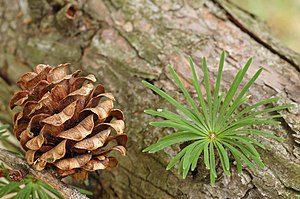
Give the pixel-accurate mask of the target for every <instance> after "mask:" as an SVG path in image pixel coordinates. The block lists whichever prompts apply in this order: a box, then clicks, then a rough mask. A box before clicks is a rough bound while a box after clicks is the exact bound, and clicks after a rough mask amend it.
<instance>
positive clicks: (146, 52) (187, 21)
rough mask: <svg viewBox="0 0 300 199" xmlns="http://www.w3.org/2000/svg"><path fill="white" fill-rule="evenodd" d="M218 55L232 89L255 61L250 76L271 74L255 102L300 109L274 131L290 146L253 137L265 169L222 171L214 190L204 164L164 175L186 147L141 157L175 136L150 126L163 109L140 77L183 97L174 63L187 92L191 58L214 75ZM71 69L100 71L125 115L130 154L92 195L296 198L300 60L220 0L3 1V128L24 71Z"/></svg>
mask: <svg viewBox="0 0 300 199" xmlns="http://www.w3.org/2000/svg"><path fill="white" fill-rule="evenodd" d="M76 9H77V11H76ZM74 12H76V14H75V16H74V17H72V16H73V14H74ZM222 49H225V50H226V52H227V54H228V56H227V59H226V63H225V64H226V65H225V68H224V70H225V71H224V78H223V88H225V89H226V88H228V86H229V84H230V82H231V80H232V77H233V75H234V74H235V73H236V71H237V70H238V68H239V67H240V66H242V64H243V63H245V61H246V59H247V58H248V57H249V56H253V58H254V63H253V65H252V66H251V68H250V71H249V73H248V74H247V78H250V77H251V75H253V74H254V72H255V71H256V70H257V69H258V67H260V66H263V67H264V68H265V70H264V72H263V73H262V75H261V76H260V78H259V80H258V81H257V82H256V84H255V85H254V87H253V88H252V89H250V90H249V93H250V94H252V98H251V99H252V102H254V101H256V100H261V99H266V98H268V97H271V96H281V97H282V102H289V103H294V104H295V105H296V106H295V108H293V109H290V110H288V111H282V112H281V114H282V115H283V119H282V120H281V121H282V125H281V126H278V127H276V128H273V129H269V130H270V131H271V132H273V133H275V134H276V135H278V136H282V137H285V138H286V141H285V142H283V143H279V142H276V141H273V140H269V139H266V138H261V137H258V138H257V139H258V140H259V141H260V142H261V143H263V144H265V145H266V146H267V147H266V150H260V152H261V153H262V158H263V161H264V163H265V164H266V169H263V170H262V169H261V170H259V172H253V171H251V170H250V169H249V168H248V167H245V170H244V172H243V174H242V175H240V176H238V175H237V172H236V169H235V168H234V166H232V173H233V175H232V176H231V177H224V176H223V175H222V174H221V171H220V170H219V176H218V180H217V183H216V187H215V188H212V187H210V185H209V172H208V171H207V170H205V169H204V167H203V164H202V160H201V159H200V161H199V166H198V168H197V172H194V173H190V174H189V176H188V177H187V179H185V180H183V179H182V178H181V176H180V175H178V174H177V171H176V170H175V169H173V170H171V171H165V167H166V165H167V163H168V161H169V160H170V159H171V158H172V157H173V156H174V154H176V153H177V151H178V150H179V147H180V146H175V147H171V148H168V149H166V150H165V151H163V152H159V153H157V154H153V155H148V154H144V153H142V152H141V150H142V149H143V148H145V147H146V146H148V145H149V144H152V143H154V142H155V141H156V140H157V139H158V138H159V137H161V136H162V135H165V134H167V133H170V130H167V129H166V130H164V131H163V132H161V130H160V129H156V128H152V127H149V126H147V123H148V122H149V121H150V120H151V119H153V118H151V117H149V116H147V115H145V114H143V110H144V109H146V108H150V107H151V108H161V107H165V106H166V105H165V101H163V100H161V98H160V97H158V96H157V95H155V94H154V93H153V92H151V91H150V90H148V89H145V87H144V86H143V85H142V84H141V80H143V79H146V80H148V81H151V82H152V83H154V84H155V85H156V86H158V87H161V88H163V89H164V90H167V91H169V92H171V93H172V94H173V96H175V97H179V92H178V90H177V88H176V87H175V86H174V82H172V81H171V78H170V74H169V73H168V72H166V67H165V66H166V64H168V63H171V64H173V66H174V67H175V69H176V71H177V72H178V73H179V74H180V75H181V77H182V78H183V79H184V80H185V84H186V85H187V86H189V87H190V81H189V77H190V73H191V71H190V69H189V68H188V65H187V55H191V56H192V57H193V58H194V61H195V62H196V63H201V57H202V56H207V60H208V64H209V66H210V67H209V70H210V71H211V72H212V74H213V75H215V76H216V70H217V61H218V58H219V55H220V53H221V50H222ZM66 62H69V63H72V66H73V69H75V68H81V69H83V70H85V71H86V72H89V73H93V74H95V75H96V76H97V79H98V80H100V83H102V84H103V85H105V86H106V88H108V90H109V91H110V92H112V93H113V94H114V95H115V96H116V98H117V99H118V103H119V106H120V107H122V110H124V112H125V116H126V124H127V129H126V131H127V133H128V134H129V144H128V153H127V157H125V158H121V159H122V160H121V162H120V166H119V167H118V168H117V169H114V170H112V171H111V172H110V171H103V172H98V173H96V174H94V175H92V176H91V177H90V181H91V183H92V186H93V188H92V190H93V191H94V192H95V197H96V196H97V194H101V196H102V197H103V198H165V199H167V198H272V199H276V198H300V196H299V195H300V148H299V144H297V142H296V141H297V140H296V139H297V137H298V139H300V138H299V134H300V124H299V118H300V110H299V102H300V85H299V81H300V72H299V71H300V67H299V56H298V55H297V54H296V53H294V52H292V51H290V50H289V49H286V48H285V47H283V46H282V45H280V44H279V42H277V41H275V40H274V39H273V38H272V37H271V36H270V35H269V32H268V29H267V28H266V26H265V24H263V23H262V22H260V21H258V19H256V18H255V17H254V16H252V15H251V14H249V13H246V12H245V11H243V10H240V9H239V8H237V7H236V6H234V5H233V4H231V3H230V2H228V1H218V0H206V1H204V0H202V1H201V0H199V1H192V0H185V1H184V0H177V1H176V0H174V1H161V0H130V1H122V0H111V1H99V0H78V1H75V2H73V1H72V2H71V1H70V2H69V3H65V1H63V0H42V1H41V0H27V1H26V0H19V1H17V0H3V1H0V76H1V77H2V78H0V91H1V99H0V113H1V114H0V120H1V121H2V122H11V115H12V112H11V111H10V110H9V109H8V101H9V98H10V96H11V95H12V94H13V92H14V91H15V90H16V85H15V84H14V82H15V81H16V80H17V78H18V77H19V76H20V75H21V74H22V73H23V72H26V71H29V70H32V68H33V67H34V66H35V65H37V64H39V63H47V64H50V65H57V64H60V63H66ZM199 74H200V75H201V74H202V72H201V70H200V69H199ZM190 88H191V87H190ZM169 108H170V109H171V107H169ZM262 128H269V127H268V126H265V127H262ZM298 142H299V141H298ZM232 164H233V163H232ZM97 190H98V191H97Z"/></svg>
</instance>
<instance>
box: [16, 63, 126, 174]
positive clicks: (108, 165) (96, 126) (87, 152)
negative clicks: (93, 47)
mask: <svg viewBox="0 0 300 199" xmlns="http://www.w3.org/2000/svg"><path fill="white" fill-rule="evenodd" d="M68 67H69V65H68V64H60V65H58V66H57V67H51V66H49V65H43V64H40V65H38V66H36V68H35V70H34V72H28V73H25V74H24V75H22V76H21V78H20V79H19V81H18V82H17V84H18V85H19V86H20V87H21V89H22V90H20V91H17V92H16V93H15V94H14V96H13V97H12V99H11V101H10V108H11V109H13V108H14V107H16V106H19V107H21V110H20V111H19V112H17V113H16V114H15V116H14V129H13V131H14V133H15V136H16V137H17V138H18V140H19V141H20V144H21V146H22V148H23V149H24V150H25V151H26V156H25V157H26V161H27V162H28V164H29V165H32V166H33V168H34V169H36V170H43V169H45V168H46V167H49V166H54V167H55V168H56V171H57V172H58V173H59V174H60V175H61V176H67V175H73V174H75V173H82V172H86V171H95V170H99V169H112V168H114V167H116V166H117V165H118V160H117V159H116V158H115V157H111V156H109V153H110V152H111V151H114V150H116V151H119V152H120V153H121V154H122V155H125V152H126V143H127V135H126V134H124V127H125V124H124V115H123V113H122V111H121V110H119V109H114V108H113V102H114V101H115V98H114V96H113V95H112V94H111V93H107V92H105V89H104V87H103V86H102V85H100V84H97V85H96V86H95V85H94V82H96V78H95V76H94V75H92V74H90V75H87V76H81V75H80V71H79V70H78V71H75V72H74V73H72V74H68Z"/></svg>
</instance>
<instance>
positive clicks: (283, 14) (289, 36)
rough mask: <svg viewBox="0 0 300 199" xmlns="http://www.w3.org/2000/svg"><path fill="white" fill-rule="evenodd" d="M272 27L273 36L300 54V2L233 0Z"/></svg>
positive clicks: (299, 0) (292, 0)
mask: <svg viewBox="0 0 300 199" xmlns="http://www.w3.org/2000/svg"><path fill="white" fill-rule="evenodd" d="M231 1H232V2H234V3H235V4H237V5H238V6H240V7H241V8H243V9H245V10H247V11H249V12H250V13H253V14H255V15H257V16H259V18H261V19H262V20H265V21H266V22H267V24H268V25H269V26H270V28H271V31H272V34H273V35H274V36H275V37H276V38H278V39H279V40H281V41H282V42H283V43H285V44H286V45H287V46H288V47H290V48H291V49H293V50H295V51H297V52H300V0H231Z"/></svg>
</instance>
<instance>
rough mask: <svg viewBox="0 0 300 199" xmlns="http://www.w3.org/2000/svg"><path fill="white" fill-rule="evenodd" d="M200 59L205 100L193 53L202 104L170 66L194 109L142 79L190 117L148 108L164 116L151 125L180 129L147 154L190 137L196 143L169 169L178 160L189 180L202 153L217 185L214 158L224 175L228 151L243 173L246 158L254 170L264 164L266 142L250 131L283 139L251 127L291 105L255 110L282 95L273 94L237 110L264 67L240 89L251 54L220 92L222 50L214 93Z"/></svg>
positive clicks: (194, 80) (271, 122)
mask: <svg viewBox="0 0 300 199" xmlns="http://www.w3.org/2000/svg"><path fill="white" fill-rule="evenodd" d="M202 60H203V62H202V67H203V73H204V77H203V79H204V87H205V92H206V99H205V97H204V94H203V93H202V91H201V88H200V84H199V80H198V76H197V74H196V70H195V66H194V62H193V60H192V58H191V57H189V63H190V67H191V70H192V77H193V78H192V84H193V86H194V88H195V90H196V93H197V95H198V100H199V104H197V103H196V102H195V100H194V99H193V98H192V97H191V95H190V94H189V92H188V91H187V89H186V88H185V87H184V85H183V83H182V82H181V80H180V78H179V77H178V75H177V73H176V72H175V70H174V68H173V67H172V66H171V65H168V69H169V71H170V72H171V75H172V76H173V78H174V80H175V82H176V84H177V85H178V87H179V88H180V89H181V91H182V93H183V95H184V96H185V98H186V99H187V102H188V103H189V105H190V108H186V107H185V106H183V105H182V104H180V103H179V102H178V101H177V100H175V99H174V98H172V97H171V96H170V95H168V94H167V93H166V92H164V91H162V90H161V89H159V88H157V87H155V86H154V85H152V84H150V83H148V82H146V81H143V83H144V84H145V85H146V86H147V87H148V88H150V89H151V90H153V91H154V92H156V93H157V94H159V95H160V96H161V97H163V98H164V99H166V100H167V101H168V102H170V103H171V104H172V105H174V106H175V107H176V108H177V109H178V110H179V111H181V112H182V113H183V114H184V115H185V116H186V117H183V116H181V115H179V114H177V113H173V112H170V111H167V110H163V109H158V110H157V111H155V110H145V111H144V112H145V113H147V114H150V115H153V116H159V117H162V118H164V119H165V120H164V121H159V122H151V123H150V125H152V126H158V127H169V128H174V129H177V131H176V132H175V133H173V134H170V135H167V136H165V137H163V138H161V139H159V140H158V141H157V143H155V144H152V145H151V146H149V147H147V148H145V149H144V150H143V152H149V153H155V152H157V151H160V150H162V149H164V148H166V147H168V146H171V145H173V144H177V143H182V142H186V141H192V143H191V144H190V145H188V146H186V147H185V148H183V149H182V150H181V151H180V152H179V153H178V154H177V155H176V156H175V157H174V158H173V159H172V160H171V161H170V163H169V164H168V166H167V170H169V169H171V168H172V167H174V165H175V164H176V162H178V161H179V162H180V164H179V168H178V172H179V173H181V172H182V175H183V178H186V176H187V174H188V171H189V170H194V169H195V168H196V166H197V162H198V159H199V158H200V156H201V155H202V154H203V156H204V158H203V159H204V164H205V166H206V168H207V169H209V170H210V182H211V185H212V186H213V185H214V184H215V179H216V177H217V172H216V158H219V159H220V162H221V167H222V169H223V171H224V174H225V175H228V176H230V175H231V173H230V163H229V155H230V153H231V154H232V156H233V157H234V159H235V160H236V165H237V170H238V172H239V173H241V172H242V161H243V162H244V163H245V164H247V165H248V166H249V167H250V168H251V169H253V170H257V166H259V167H261V168H263V167H264V164H263V162H262V161H261V157H260V154H259V153H258V151H257V150H256V148H255V147H254V145H256V146H259V147H261V148H264V146H263V145H262V144H260V143H259V142H257V141H256V140H255V139H252V138H250V137H248V135H251V134H252V135H261V136H265V137H269V138H273V139H276V140H278V141H283V140H284V139H283V138H280V137H277V136H275V135H273V134H272V133H269V132H265V131H262V130H257V129H253V128H252V125H254V124H268V125H276V124H280V122H277V121H274V120H272V119H273V118H278V117H281V116H280V115H272V116H270V115H266V114H267V113H270V112H273V111H278V110H282V109H285V108H289V107H291V106H292V105H281V106H276V107H273V108H267V109H264V110H262V111H255V110H256V108H257V107H259V106H262V105H265V104H268V103H272V102H275V101H277V100H278V98H270V99H267V100H264V101H261V102H258V103H255V104H253V105H251V106H248V107H246V108H244V109H243V110H239V108H240V107H241V105H242V104H244V103H245V102H246V101H247V100H248V99H249V97H250V96H245V94H246V93H247V91H248V90H249V88H250V87H251V86H252V85H253V83H254V82H255V80H256V79H257V78H258V77H259V75H260V74H261V72H262V71H263V68H260V69H259V70H258V71H257V72H256V73H255V74H254V75H253V77H252V78H251V79H250V80H249V82H248V83H247V84H246V85H245V86H244V87H243V88H242V89H241V91H240V92H238V90H239V87H240V85H241V82H242V80H243V79H244V77H245V75H246V73H247V70H248V69H249V67H250V65H251V63H252V58H250V59H249V60H248V61H247V63H246V64H245V66H244V67H242V68H241V69H240V70H239V71H238V73H237V75H236V76H235V78H234V79H233V81H232V83H231V85H230V88H229V90H228V92H227V93H226V95H225V94H224V93H221V94H219V93H220V87H221V79H222V71H223V67H224V62H225V52H224V51H223V52H222V54H221V58H220V62H219V68H218V75H217V80H216V84H215V90H214V92H213V93H212V89H211V88H210V83H209V82H210V81H209V75H208V73H209V72H208V66H207V63H206V58H205V57H204V58H203V59H202Z"/></svg>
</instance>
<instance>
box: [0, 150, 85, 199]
mask: <svg viewBox="0 0 300 199" xmlns="http://www.w3.org/2000/svg"><path fill="white" fill-rule="evenodd" d="M0 160H1V161H3V162H4V163H6V164H7V165H8V166H10V167H11V168H12V169H15V170H22V172H24V173H29V174H31V175H32V176H33V177H35V178H36V179H38V180H40V181H43V182H45V183H47V184H48V185H50V186H51V187H52V188H54V189H56V190H57V191H58V192H59V193H60V194H61V195H62V196H63V197H64V198H72V199H88V197H87V196H85V195H83V194H81V193H80V192H79V191H78V190H76V189H74V188H72V187H70V186H68V185H66V184H65V183H63V182H62V181H60V180H58V179H57V178H56V177H55V176H54V175H52V174H51V173H49V172H48V171H46V170H43V171H36V170H34V169H33V168H31V167H30V166H29V165H28V164H27V163H26V162H25V161H24V160H23V159H21V158H19V157H18V156H16V155H15V154H13V153H10V152H8V151H7V150H4V149H1V148H0Z"/></svg>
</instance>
